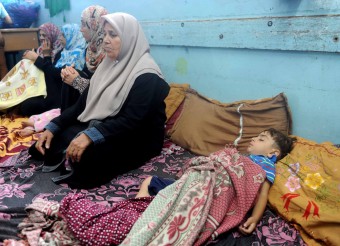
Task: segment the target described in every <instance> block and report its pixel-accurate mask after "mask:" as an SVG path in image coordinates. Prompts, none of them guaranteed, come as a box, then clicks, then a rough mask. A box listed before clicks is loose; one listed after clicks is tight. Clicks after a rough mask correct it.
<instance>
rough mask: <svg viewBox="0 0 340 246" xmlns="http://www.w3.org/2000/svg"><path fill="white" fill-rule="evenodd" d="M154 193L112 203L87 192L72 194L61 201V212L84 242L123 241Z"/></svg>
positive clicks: (94, 243)
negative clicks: (106, 203) (108, 204)
mask: <svg viewBox="0 0 340 246" xmlns="http://www.w3.org/2000/svg"><path fill="white" fill-rule="evenodd" d="M152 200H153V197H141V198H135V199H127V200H124V201H121V202H118V203H116V204H114V205H113V207H111V208H110V207H106V206H104V205H101V204H98V203H95V202H93V201H91V200H89V199H86V197H85V196H84V195H80V194H76V195H73V194H70V195H68V196H66V197H65V198H64V199H63V200H62V201H61V206H60V213H61V216H63V217H64V219H65V220H66V221H67V224H68V227H69V229H70V230H71V231H72V232H73V234H74V236H75V237H76V238H77V239H78V240H79V241H80V242H81V243H82V244H84V245H115V244H120V243H121V242H122V241H123V240H124V239H125V237H126V235H127V234H128V233H129V232H130V230H131V227H132V226H133V225H134V223H135V222H136V220H137V219H138V218H139V217H140V215H141V214H142V213H143V212H144V210H145V209H146V208H147V207H148V205H149V204H150V202H151V201H152Z"/></svg>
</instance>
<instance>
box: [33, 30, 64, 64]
mask: <svg viewBox="0 0 340 246" xmlns="http://www.w3.org/2000/svg"><path fill="white" fill-rule="evenodd" d="M60 34H61V32H60V29H59V28H58V27H57V26H56V25H54V24H53V23H45V24H42V25H41V26H40V27H39V41H40V46H39V47H38V49H37V54H38V55H39V56H40V57H44V54H43V45H44V42H45V41H46V40H48V41H49V42H50V43H51V49H52V51H51V59H52V63H53V62H54V61H58V59H59V57H60V54H58V53H60V52H61V50H62V49H63V46H62V44H61V42H60V40H59V36H60ZM56 55H57V57H56Z"/></svg>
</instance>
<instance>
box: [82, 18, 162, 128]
mask: <svg viewBox="0 0 340 246" xmlns="http://www.w3.org/2000/svg"><path fill="white" fill-rule="evenodd" d="M103 19H105V21H107V22H108V24H109V25H111V26H112V27H113V28H114V30H115V31H116V32H117V34H118V35H119V38H120V40H121V48H120V52H119V56H118V60H116V61H113V60H112V59H111V58H110V57H108V56H106V57H105V58H104V60H103V61H102V63H101V64H100V65H99V67H98V68H97V70H96V72H95V73H94V75H93V76H92V78H91V81H90V85H89V86H90V87H89V92H88V95H87V98H86V107H85V109H84V111H83V112H82V113H81V114H80V115H79V116H78V120H80V121H81V122H88V121H90V120H94V119H96V120H102V119H105V118H106V117H108V116H114V115H116V114H117V113H118V112H119V111H120V109H121V108H122V105H123V103H124V102H125V100H126V98H127V96H128V94H129V92H130V90H131V87H132V86H133V84H134V82H135V80H136V78H137V77H138V76H139V75H141V74H144V73H154V74H156V75H158V76H159V77H161V78H163V75H162V72H161V70H160V68H159V67H158V65H157V64H156V62H155V61H154V59H153V58H152V56H151V54H150V46H149V42H148V41H147V39H146V36H145V34H144V32H143V29H142V27H141V26H140V24H139V23H138V21H137V20H136V18H135V17H133V16H131V15H129V14H126V13H114V14H108V15H105V16H103Z"/></svg>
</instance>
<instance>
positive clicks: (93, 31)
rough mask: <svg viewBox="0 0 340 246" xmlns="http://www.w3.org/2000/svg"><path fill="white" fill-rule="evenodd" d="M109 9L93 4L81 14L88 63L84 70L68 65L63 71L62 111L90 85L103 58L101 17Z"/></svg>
mask: <svg viewBox="0 0 340 246" xmlns="http://www.w3.org/2000/svg"><path fill="white" fill-rule="evenodd" d="M106 14H108V11H107V10H106V9H105V8H104V7H102V6H99V5H92V6H89V7H87V8H86V9H84V10H83V12H82V14H81V30H80V31H81V32H82V34H83V36H84V38H85V40H86V42H87V43H88V44H87V48H86V65H85V66H84V69H83V70H82V71H80V70H77V69H75V68H74V67H73V66H67V67H66V68H64V69H63V70H62V71H61V77H62V80H63V82H64V84H63V88H62V102H61V104H62V105H61V111H63V110H64V109H66V108H67V107H69V106H71V105H73V104H74V103H75V102H76V100H77V99H78V98H79V96H80V94H82V93H83V91H84V90H85V88H86V87H87V86H88V85H89V83H90V79H91V77H92V75H93V73H94V72H95V71H96V69H97V67H98V65H99V64H100V63H101V61H102V60H103V58H104V56H105V53H104V51H103V49H102V43H103V27H102V23H101V17H102V16H103V15H106Z"/></svg>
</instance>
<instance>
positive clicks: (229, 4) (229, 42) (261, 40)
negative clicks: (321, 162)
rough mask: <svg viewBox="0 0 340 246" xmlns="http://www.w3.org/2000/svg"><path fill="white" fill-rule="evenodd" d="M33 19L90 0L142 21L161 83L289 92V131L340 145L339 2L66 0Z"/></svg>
mask: <svg viewBox="0 0 340 246" xmlns="http://www.w3.org/2000/svg"><path fill="white" fill-rule="evenodd" d="M40 2H41V5H42V8H41V12H40V16H39V23H37V24H41V23H43V22H46V21H53V22H54V23H56V24H58V25H62V24H63V23H64V22H63V19H64V17H65V20H66V21H67V22H77V23H79V22H80V14H81V12H82V10H83V9H84V8H86V7H87V6H89V5H91V4H99V5H102V6H104V7H106V8H107V9H108V10H110V11H111V12H114V11H122V12H128V13H131V14H132V15H134V16H135V17H136V18H137V19H139V20H140V21H141V24H142V26H143V28H144V30H145V33H146V35H147V37H148V40H149V42H150V44H151V52H152V54H153V56H154V57H155V59H156V60H157V62H158V63H159V64H160V67H161V69H162V70H163V72H164V74H165V76H166V78H167V81H169V82H177V83H190V84H191V86H192V87H193V88H194V89H197V90H198V91H199V92H201V93H202V94H204V95H206V96H208V97H212V98H215V99H217V100H220V101H224V102H232V101H235V100H243V99H257V98H263V97H271V96H275V95H277V94H278V93H280V92H284V93H285V94H286V95H287V98H288V102H289V105H290V108H291V111H292V115H293V133H294V134H295V135H298V136H302V137H305V138H308V139H311V140H314V141H317V142H323V141H331V142H333V143H340V128H339V127H338V122H340V113H339V112H340V110H339V109H340V82H339V78H340V72H339V70H340V69H339V68H340V56H339V49H340V46H339V38H340V0H332V1H331V0H313V1H311V0H271V1H268V0H244V1H236V0H232V1H226V0H185V1H183V0H172V1H170V0H166V1H165V0H144V1H136V0H134V1H132V0H116V1H112V0H99V1H76V0H71V11H66V12H65V13H62V14H59V15H58V16H56V17H53V18H50V17H49V15H48V11H47V10H45V9H44V8H43V7H44V6H43V5H44V1H42V0H41V1H40Z"/></svg>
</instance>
